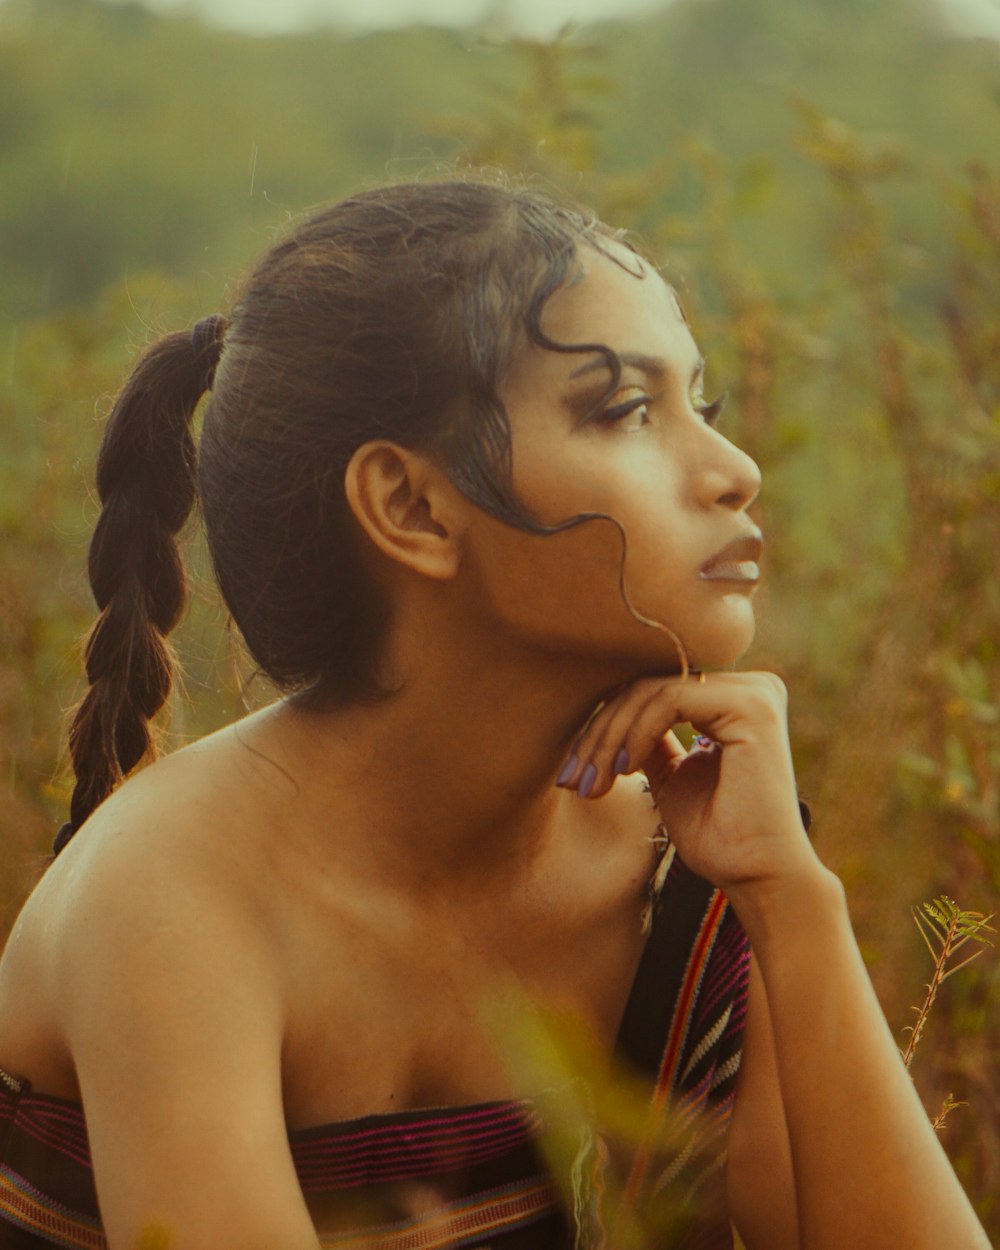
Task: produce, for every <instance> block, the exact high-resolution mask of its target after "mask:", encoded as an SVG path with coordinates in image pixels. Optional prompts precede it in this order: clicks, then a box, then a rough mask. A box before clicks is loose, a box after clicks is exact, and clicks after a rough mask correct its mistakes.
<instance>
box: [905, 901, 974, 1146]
mask: <svg viewBox="0 0 1000 1250" xmlns="http://www.w3.org/2000/svg"><path fill="white" fill-rule="evenodd" d="M913 919H914V920H915V922H916V925H917V928H918V929H919V930H920V936H921V937H922V938H923V939H924V943H925V945H926V946H927V949H928V950H929V951H930V953H931V959H933V961H934V973H933V975H932V976H931V979H930V981H929V982H928V984H927V993H926V994H925V995H924V1001H923V1003H922V1004H921V1005H920V1007H919V1008H914V1010H915V1011H916V1012H917V1020H916V1023H915V1024H913V1025H910V1026H908V1029H907V1031H908V1032H909V1034H910V1040H909V1042H908V1043H907V1046H906V1050H905V1051H904V1052H903V1063H904V1065H905V1066H906V1068H907V1069H909V1067H910V1065H911V1064H912V1063H913V1056H914V1054H915V1053H916V1049H917V1046H918V1045H919V1043H920V1039H921V1037H922V1036H923V1032H924V1029H925V1028H926V1026H927V1020H928V1017H929V1016H930V1013H931V1008H932V1007H933V1006H934V1002H935V1000H936V998H937V996H938V992H939V990H940V989H941V986H942V985H943V984H944V983H945V981H947V980H948V978H949V977H951V976H954V974H955V973H956V972H960V971H961V970H962V969H963V968H965V967H967V966H968V965H969V964H970V963H972V961H973V960H974V959H976V958H977V957H978V956H979V955H981V954H982V953H983V948H984V947H986V946H992V945H993V943H992V942H991V941H990V939H989V938H988V937H986V936H985V935H986V934H987V933H995V932H996V930H995V929H994V928H993V927H992V926H991V924H990V921H991V920H992V919H993V917H992V915H990V916H984V915H983V913H982V912H978V911H963V910H962V909H961V908H960V907H959V906H958V904H957V903H956V902H955V901H954V900H953V899H950V898H948V897H947V896H946V895H944V894H942V895H941V896H940V898H936V899H934V900H933V902H930V903H924V904H922V906H921V907H914V909H913ZM970 942H973V943H977V944H978V945H977V948H976V949H975V950H973V951H972V952H971V954H967V955H966V956H965V958H964V959H962V960H961V961H960V962H959V963H955V959H956V957H957V956H958V955H959V952H961V951H962V950H964V949H965V948H966V947H967V946H968V945H969V943H970ZM960 1105H961V1104H960V1103H956V1102H953V1101H952V1098H951V1095H950V1094H949V1095H948V1097H947V1099H945V1106H943V1107H942V1108H941V1111H940V1112H939V1114H938V1117H937V1119H936V1120H935V1121H934V1125H935V1127H936V1128H939V1127H940V1125H941V1124H943V1123H944V1119H945V1116H947V1114H948V1113H949V1112H950V1111H952V1110H954V1108H955V1107H956V1106H960Z"/></svg>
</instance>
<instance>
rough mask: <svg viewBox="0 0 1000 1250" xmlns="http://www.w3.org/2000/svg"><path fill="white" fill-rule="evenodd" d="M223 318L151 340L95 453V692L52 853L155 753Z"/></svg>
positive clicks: (90, 693) (91, 561)
mask: <svg viewBox="0 0 1000 1250" xmlns="http://www.w3.org/2000/svg"><path fill="white" fill-rule="evenodd" d="M225 324H226V323H225V320H224V319H223V318H222V317H219V316H215V317H208V318H205V319H204V320H203V321H200V322H199V323H198V324H197V326H195V329H194V331H193V332H191V333H176V334H170V335H167V336H166V337H164V338H162V339H160V340H159V341H158V342H157V343H155V344H154V345H153V346H152V347H150V348H149V349H148V350H147V351H146V353H145V354H144V355H143V356H142V358H141V359H140V360H139V362H138V364H137V365H136V367H135V369H134V370H133V372H132V374H131V376H130V377H129V379H128V381H127V382H126V383H125V386H124V387H123V389H122V391H121V393H120V394H119V395H118V398H117V399H116V401H115V403H114V406H113V407H112V410H111V413H110V416H109V418H108V422H107V425H106V427H105V431H104V436H103V438H102V440H101V446H100V451H99V453H98V459H97V494H98V497H99V499H100V502H101V513H100V516H99V517H98V520H97V525H96V528H95V530H94V534H93V538H92V539H91V543H90V551H89V556H88V565H87V569H88V576H89V580H90V586H91V590H92V592H93V595H94V600H95V602H96V604H97V608H98V611H99V616H98V618H97V621H96V623H95V624H94V626H93V628H92V629H91V631H90V634H89V636H88V638H87V641H86V645H85V650H84V658H85V666H86V673H87V681H88V683H89V689H88V690H87V693H86V695H85V696H84V698H83V701H82V702H81V703H80V705H79V707H78V708H77V711H76V714H75V716H74V718H73V722H72V725H71V727H70V733H69V747H70V755H71V758H72V762H73V768H74V771H75V773H76V785H75V788H74V790H73V797H72V800H71V804H70V820H69V822H68V823H67V824H66V825H64V826H63V827H62V829H61V830H60V831H59V835H58V837H57V839H56V844H55V847H54V850H55V852H56V853H57V854H58V852H59V851H60V850H61V849H62V848H63V846H65V844H66V843H67V842H68V841H69V839H70V838H71V837H72V836H73V834H74V833H75V832H76V830H77V829H79V828H80V826H81V825H82V824H83V822H84V821H85V820H86V819H87V817H88V816H89V815H90V813H91V812H92V811H93V810H94V808H96V807H97V806H98V804H100V803H101V802H102V801H103V800H104V799H105V798H106V797H107V796H108V795H109V794H110V793H111V791H112V790H113V789H114V788H115V786H116V785H117V784H118V783H119V782H120V781H121V779H122V778H123V777H125V776H127V775H128V773H129V772H131V770H132V769H133V768H134V767H135V766H136V765H137V764H138V763H139V762H140V761H141V760H142V759H143V758H144V757H146V756H148V755H151V754H153V753H155V747H154V743H153V739H152V736H151V733H150V721H151V720H152V718H153V717H154V716H155V715H156V713H157V712H158V711H159V710H160V708H161V707H162V706H163V704H164V702H165V701H166V698H167V695H168V694H169V692H170V687H171V682H172V678H173V660H172V657H171V653H170V649H169V646H168V643H167V636H168V635H169V633H170V631H171V630H172V629H173V628H174V626H175V625H176V624H177V622H178V620H179V619H180V617H181V614H182V613H183V610H184V606H185V603H186V598H187V584H186V579H185V576H184V567H183V563H182V560H181V555H180V551H179V548H178V544H177V534H178V532H179V531H180V529H181V528H182V526H183V525H184V523H185V521H186V520H187V518H188V516H189V514H190V512H191V509H192V508H193V506H194V503H195V498H196V488H195V445H194V439H193V438H192V434H191V428H190V426H191V419H192V416H193V415H194V411H195V408H196V407H197V405H198V401H199V399H200V398H201V396H202V395H203V394H204V392H205V391H206V390H207V389H209V388H210V387H211V385H212V380H213V375H214V371H215V366H216V364H217V363H218V359H219V354H220V352H221V345H222V337H223V334H224V331H225Z"/></svg>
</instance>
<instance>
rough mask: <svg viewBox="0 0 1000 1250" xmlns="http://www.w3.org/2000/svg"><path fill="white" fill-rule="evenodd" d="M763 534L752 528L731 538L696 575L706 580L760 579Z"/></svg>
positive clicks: (754, 580) (735, 580) (749, 580)
mask: <svg viewBox="0 0 1000 1250" xmlns="http://www.w3.org/2000/svg"><path fill="white" fill-rule="evenodd" d="M763 550H764V535H763V534H762V533H761V532H760V530H753V531H752V532H751V533H749V534H744V535H742V536H741V537H740V538H735V539H733V541H732V542H729V543H727V544H726V545H725V547H723V548H722V549H721V550H719V551H717V552H716V553H715V555H714V556H712V557H711V558H710V559H708V560H706V561H705V563H704V564H703V565H702V566H701V569H700V571H699V573H698V576H699V577H700V578H701V579H702V581H706V582H748V583H756V582H757V581H759V580H760V557H761V552H762V551H763Z"/></svg>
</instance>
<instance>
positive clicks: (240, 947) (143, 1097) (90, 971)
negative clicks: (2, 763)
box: [54, 847, 317, 1250]
mask: <svg viewBox="0 0 1000 1250" xmlns="http://www.w3.org/2000/svg"><path fill="white" fill-rule="evenodd" d="M80 877H81V880H80V881H79V882H77V883H76V885H75V887H74V889H73V890H72V891H71V893H70V897H69V899H68V900H67V903H66V905H65V906H64V907H63V908H62V911H61V914H60V916H59V918H58V922H57V933H56V938H57V947H58V950H59V952H60V954H59V958H58V961H57V968H56V974H55V985H54V991H55V995H56V1000H57V1001H58V1003H59V1012H60V1017H61V1023H62V1027H63V1032H64V1037H65V1042H66V1045H67V1047H68V1049H69V1051H70V1054H71V1056H72V1059H73V1063H74V1066H75V1068H76V1072H77V1079H78V1082H79V1086H80V1092H81V1097H82V1100H83V1104H84V1111H85V1114H86V1119H87V1128H88V1135H89V1139H90V1145H91V1153H92V1157H93V1165H94V1177H95V1183H96V1186H97V1192H98V1197H99V1201H100V1206H101V1212H102V1218H103V1221H104V1225H105V1229H106V1232H107V1236H108V1242H109V1245H110V1247H111V1250H126V1248H127V1250H131V1247H133V1246H135V1245H136V1244H137V1243H138V1242H139V1240H140V1238H141V1235H142V1234H143V1232H144V1231H145V1230H147V1229H149V1228H150V1227H156V1228H157V1229H163V1230H165V1231H167V1232H169V1234H170V1241H169V1245H170V1247H171V1250H202V1248H204V1250H209V1248H210V1247H211V1248H212V1250H216V1248H217V1247H219V1246H225V1245H239V1246H240V1247H246V1248H247V1250H257V1248H258V1247H259V1248H260V1250H264V1248H265V1247H276V1246H280V1247H282V1250H286V1248H288V1250H299V1248H302V1250H305V1248H306V1247H308V1248H309V1250H314V1248H315V1247H316V1245H317V1239H316V1235H315V1232H314V1230H313V1226H312V1222H311V1221H310V1219H309V1216H308V1212H307V1210H306V1207H305V1202H304V1200H303V1198H302V1193H301V1190H300V1188H299V1186H298V1182H297V1179H296V1176H295V1171H294V1168H293V1165H292V1161H291V1155H290V1151H289V1146H288V1139H287V1134H286V1130H285V1123H284V1116H283V1109H282V1097H281V1063H280V1061H281V1038H282V1010H281V995H280V992H279V981H278V978H277V977H276V975H275V974H274V972H273V971H272V969H271V968H270V966H269V959H268V955H267V951H266V942H265V941H264V940H263V939H262V937H261V934H260V933H259V926H255V925H254V923H253V921H252V920H251V919H250V918H249V917H248V916H247V915H246V914H245V913H244V912H243V911H241V908H240V907H239V906H238V905H235V904H234V903H233V900H232V897H231V895H232V891H229V890H226V889H223V888H219V887H218V886H216V885H213V883H212V882H211V881H205V880H199V879H198V876H197V874H196V873H194V872H191V871H189V870H187V869H186V868H185V866H184V865H178V864H176V863H172V862H170V857H169V856H168V857H165V858H164V859H163V862H159V861H158V860H157V856H156V854H155V853H152V854H151V855H149V856H146V855H139V854H137V853H135V852H134V851H132V850H130V849H127V848H126V849H124V850H122V849H120V848H118V847H112V848H111V853H110V854H108V855H107V856H106V862H103V863H102V864H101V865H100V871H99V872H98V871H86V870H84V871H83V872H82V873H81V874H80Z"/></svg>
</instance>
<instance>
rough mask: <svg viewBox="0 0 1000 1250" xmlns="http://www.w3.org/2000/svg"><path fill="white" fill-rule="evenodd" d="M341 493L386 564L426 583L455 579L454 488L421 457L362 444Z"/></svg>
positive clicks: (380, 444)
mask: <svg viewBox="0 0 1000 1250" xmlns="http://www.w3.org/2000/svg"><path fill="white" fill-rule="evenodd" d="M344 490H345V492H346V494H347V500H348V503H349V504H350V507H351V511H352V512H353V513H354V517H355V519H356V520H357V522H358V524H359V525H360V526H361V528H362V530H363V531H364V532H365V534H366V535H367V536H368V538H369V539H370V540H371V541H372V542H373V543H374V544H375V546H376V547H378V549H379V550H380V551H381V552H382V553H383V554H384V555H386V556H388V557H389V559H391V560H394V561H396V563H398V564H404V565H406V566H408V567H409V568H412V569H413V570H414V571H415V572H418V573H422V574H423V575H424V576H425V577H433V578H438V579H441V580H444V579H447V578H450V577H452V576H454V573H455V569H456V568H457V567H458V542H457V528H458V527H457V524H456V522H457V516H456V515H455V510H454V508H453V507H451V506H450V505H451V502H452V501H451V499H450V495H451V494H453V492H454V488H453V487H451V485H450V483H448V482H447V479H446V478H445V477H444V475H443V474H442V473H441V471H440V470H439V469H438V468H437V467H436V466H435V465H433V464H431V462H430V461H429V460H427V458H426V457H424V456H422V455H420V454H419V453H418V452H413V451H409V450H407V449H406V448H403V447H400V446H398V445H397V444H396V443H390V442H385V441H378V442H370V443H365V444H364V445H363V446H361V447H359V448H358V449H357V451H356V452H355V453H354V455H353V456H352V457H351V459H350V462H349V464H348V466H347V470H346V472H345V474H344Z"/></svg>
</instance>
